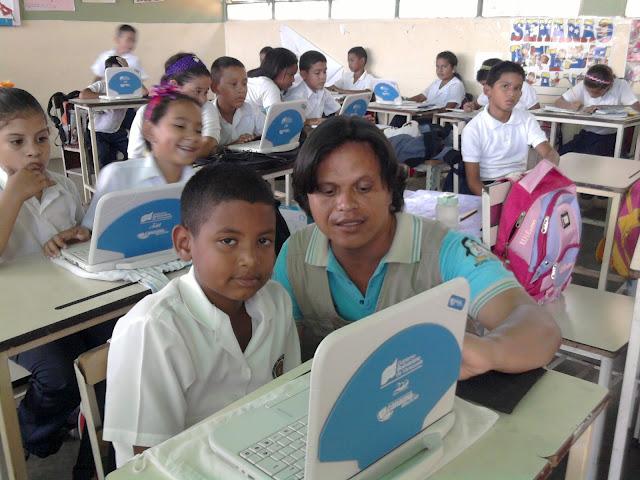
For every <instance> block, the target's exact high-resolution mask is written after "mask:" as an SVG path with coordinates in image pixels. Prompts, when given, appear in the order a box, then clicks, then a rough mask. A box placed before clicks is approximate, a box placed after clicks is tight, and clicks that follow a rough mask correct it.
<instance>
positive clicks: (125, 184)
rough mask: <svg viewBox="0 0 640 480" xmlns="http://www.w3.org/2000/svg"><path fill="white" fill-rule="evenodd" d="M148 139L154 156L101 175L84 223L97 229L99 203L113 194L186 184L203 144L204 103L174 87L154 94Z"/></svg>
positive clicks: (119, 164)
mask: <svg viewBox="0 0 640 480" xmlns="http://www.w3.org/2000/svg"><path fill="white" fill-rule="evenodd" d="M144 116H145V119H144V124H143V125H142V129H143V131H144V139H145V142H146V143H147V148H149V149H150V150H151V153H149V154H148V155H145V156H143V157H140V158H132V159H129V160H127V161H126V162H115V163H111V164H109V165H107V166H106V167H105V168H104V169H103V170H101V171H100V174H99V175H98V182H97V185H96V192H95V194H94V196H93V198H92V199H91V205H90V206H89V209H88V210H87V214H86V215H85V216H84V219H83V220H82V225H84V226H85V227H86V228H88V229H92V228H93V220H94V216H95V213H96V206H97V204H98V200H100V198H101V197H102V196H103V195H105V194H106V193H109V192H114V191H117V190H128V189H133V188H139V187H151V186H154V185H164V184H167V183H176V182H186V181H187V180H188V179H189V177H191V175H193V169H192V168H191V165H192V164H193V162H195V161H196V159H197V158H198V152H199V151H200V149H201V145H202V141H203V140H202V114H201V111H200V103H199V102H198V101H197V100H196V99H195V98H193V97H190V96H188V95H185V94H183V93H180V92H179V91H178V89H177V88H176V87H174V86H171V85H161V86H159V87H157V88H156V89H155V90H153V92H152V96H151V99H150V101H149V103H148V104H147V105H146V108H145V111H144Z"/></svg>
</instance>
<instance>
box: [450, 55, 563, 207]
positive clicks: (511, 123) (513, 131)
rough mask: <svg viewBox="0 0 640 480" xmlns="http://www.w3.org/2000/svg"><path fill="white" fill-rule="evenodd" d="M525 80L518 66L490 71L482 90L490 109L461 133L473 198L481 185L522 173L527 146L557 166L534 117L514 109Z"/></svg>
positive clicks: (507, 64) (505, 64)
mask: <svg viewBox="0 0 640 480" xmlns="http://www.w3.org/2000/svg"><path fill="white" fill-rule="evenodd" d="M524 79H525V74H524V70H523V68H522V67H521V66H520V65H518V64H517V63H514V62H506V61H505V62H500V63H498V64H496V65H494V66H493V67H491V70H489V75H488V76H487V82H486V85H485V86H484V87H483V89H484V93H485V94H486V95H487V97H488V98H489V106H488V107H487V108H485V109H484V110H482V111H481V112H480V113H479V114H478V115H476V116H475V117H474V118H473V120H471V121H470V122H469V123H468V124H467V126H466V127H464V130H463V131H462V159H463V160H464V169H465V174H466V181H467V185H468V186H469V190H471V192H472V193H473V194H475V195H480V194H481V193H482V186H483V182H491V181H493V180H497V179H499V178H503V177H505V176H507V175H509V174H511V173H515V172H524V171H525V170H526V169H527V157H528V154H529V146H532V147H533V148H535V150H536V152H538V154H539V155H540V156H541V157H542V158H546V159H547V160H550V161H552V162H553V163H555V164H556V165H557V164H558V162H559V160H560V158H559V156H558V153H557V152H556V151H555V150H554V149H553V148H552V147H551V145H550V144H549V142H548V140H547V137H546V135H545V134H544V132H543V131H542V129H541V128H540V125H538V122H537V120H536V119H535V117H534V116H533V115H532V114H531V113H529V112H528V111H526V110H520V109H516V108H515V106H516V104H517V103H518V101H519V100H520V95H521V94H522V84H523V82H524Z"/></svg>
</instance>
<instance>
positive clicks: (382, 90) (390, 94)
mask: <svg viewBox="0 0 640 480" xmlns="http://www.w3.org/2000/svg"><path fill="white" fill-rule="evenodd" d="M373 93H375V94H376V100H378V101H380V100H383V101H385V102H393V101H394V100H396V99H397V98H399V97H400V91H399V90H398V87H397V86H396V85H395V84H394V83H393V82H388V81H384V80H381V81H379V82H378V83H376V85H375V87H373Z"/></svg>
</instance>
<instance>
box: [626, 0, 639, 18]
mask: <svg viewBox="0 0 640 480" xmlns="http://www.w3.org/2000/svg"><path fill="white" fill-rule="evenodd" d="M624 14H625V15H626V16H627V17H640V0H627V9H626V10H625V12H624Z"/></svg>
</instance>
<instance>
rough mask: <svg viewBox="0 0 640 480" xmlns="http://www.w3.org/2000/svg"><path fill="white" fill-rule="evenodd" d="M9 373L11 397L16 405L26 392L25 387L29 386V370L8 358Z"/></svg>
mask: <svg viewBox="0 0 640 480" xmlns="http://www.w3.org/2000/svg"><path fill="white" fill-rule="evenodd" d="M9 373H10V375H11V386H12V387H13V398H14V399H15V400H16V405H18V404H19V403H20V402H21V401H22V399H23V398H24V396H25V394H26V393H27V388H29V379H30V378H31V372H29V370H27V369H26V368H24V367H22V366H20V365H18V364H17V363H15V362H14V361H13V360H9Z"/></svg>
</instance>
